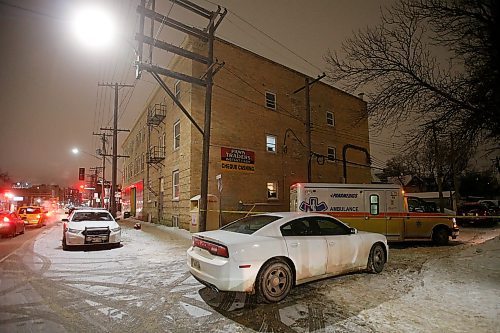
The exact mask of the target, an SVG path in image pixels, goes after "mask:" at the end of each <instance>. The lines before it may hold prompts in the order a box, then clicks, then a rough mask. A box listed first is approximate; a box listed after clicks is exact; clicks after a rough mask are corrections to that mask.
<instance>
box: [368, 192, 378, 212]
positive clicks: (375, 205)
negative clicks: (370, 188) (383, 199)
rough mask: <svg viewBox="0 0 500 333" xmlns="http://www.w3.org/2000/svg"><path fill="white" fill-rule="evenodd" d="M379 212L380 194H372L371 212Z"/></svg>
mask: <svg viewBox="0 0 500 333" xmlns="http://www.w3.org/2000/svg"><path fill="white" fill-rule="evenodd" d="M378 213H379V201H378V195H376V194H372V195H370V214H372V215H378Z"/></svg>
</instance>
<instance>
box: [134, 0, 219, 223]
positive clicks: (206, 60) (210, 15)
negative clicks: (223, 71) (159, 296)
mask: <svg viewBox="0 0 500 333" xmlns="http://www.w3.org/2000/svg"><path fill="white" fill-rule="evenodd" d="M170 1H171V2H173V3H175V4H176V5H179V6H181V7H183V8H184V9H187V10H189V11H191V12H192V13H194V14H196V15H198V16H201V17H203V18H205V19H207V20H208V26H207V27H206V28H205V29H204V30H201V29H198V28H195V27H190V26H188V25H186V24H184V23H181V22H179V21H176V20H174V19H172V18H170V17H168V15H167V16H165V15H162V14H160V13H157V12H155V1H154V0H153V1H152V9H148V8H146V1H145V0H141V1H140V4H139V6H138V7H137V12H138V13H139V15H140V19H139V32H138V33H137V34H136V40H137V41H138V42H139V44H138V52H137V61H136V66H137V72H136V78H139V77H140V76H141V72H142V71H143V70H146V71H148V72H149V73H151V75H152V76H153V77H154V78H155V80H156V81H157V82H158V84H159V85H160V87H162V88H163V90H165V92H166V93H167V94H168V95H169V96H170V98H172V100H173V101H174V103H175V104H176V105H177V106H178V107H179V108H180V110H181V111H182V112H183V113H184V115H185V116H186V117H187V118H188V119H189V120H190V121H191V123H192V124H193V126H195V127H196V129H197V130H198V131H199V132H200V133H201V134H202V135H203V155H202V163H201V164H202V165H201V184H200V205H199V212H200V215H199V230H200V231H205V229H206V218H207V207H208V167H209V154H210V125H211V115H212V85H213V76H214V75H215V73H216V72H217V71H218V70H219V69H220V68H221V67H222V66H223V63H222V64H220V65H219V66H218V67H216V65H218V64H217V63H216V62H214V52H213V47H214V46H213V44H214V40H215V30H216V29H217V27H218V26H219V24H220V23H221V21H222V19H223V18H224V16H225V15H226V13H227V9H224V11H222V8H221V7H220V6H218V7H217V11H209V10H207V9H205V8H203V7H201V6H198V5H197V4H195V3H193V2H191V1H189V0H170ZM145 18H149V19H150V20H151V27H153V26H154V24H155V21H156V22H159V23H161V24H162V25H166V26H168V27H170V28H173V29H175V30H178V31H180V32H182V33H185V34H187V35H191V36H194V37H196V38H198V39H200V40H201V41H203V42H205V43H207V49H208V52H207V56H204V55H201V54H197V53H194V52H191V51H188V50H185V49H183V48H180V47H177V46H175V45H172V44H169V43H167V42H165V41H161V40H158V38H157V36H153V29H151V31H150V33H151V36H146V35H144V28H145ZM144 43H145V44H149V45H150V46H151V48H150V51H149V59H148V60H147V61H143V54H142V53H143V48H144V45H143V44H144ZM153 47H155V48H158V49H161V50H163V51H167V52H171V53H174V54H176V55H178V56H181V57H184V58H187V59H190V60H193V61H197V62H199V63H202V64H205V65H206V68H207V69H206V72H205V74H204V75H203V76H202V77H201V78H199V77H194V76H189V75H186V74H183V73H179V72H176V71H173V70H170V69H167V68H163V67H160V66H156V65H153V63H154V62H153V59H152V58H153V52H152V51H151V50H152V48H153ZM160 75H164V76H168V77H171V78H174V79H177V80H182V81H185V82H189V83H193V84H196V85H199V86H202V87H205V89H206V90H205V119H204V126H203V129H202V128H201V126H200V125H199V124H198V123H196V121H195V120H194V118H193V117H192V116H191V114H190V113H189V112H188V111H187V110H186V108H185V107H184V106H183V105H182V103H181V102H180V101H179V100H178V99H177V97H176V96H175V94H174V93H173V92H172V91H171V90H170V88H169V87H168V86H167V85H166V83H165V82H164V81H163V79H162V78H161V77H160ZM148 148H149V147H148Z"/></svg>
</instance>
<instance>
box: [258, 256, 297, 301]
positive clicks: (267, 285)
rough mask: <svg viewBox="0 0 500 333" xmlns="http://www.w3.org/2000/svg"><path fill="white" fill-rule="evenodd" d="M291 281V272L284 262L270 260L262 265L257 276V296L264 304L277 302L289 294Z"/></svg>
mask: <svg viewBox="0 0 500 333" xmlns="http://www.w3.org/2000/svg"><path fill="white" fill-rule="evenodd" d="M292 279H293V274H292V270H291V268H290V266H289V265H288V264H287V263H286V262H284V261H282V260H277V259H276V260H271V261H269V262H267V263H266V264H264V266H263V267H262V268H261V269H260V272H259V274H258V275H257V280H256V289H257V293H258V296H259V297H260V299H261V300H263V301H264V302H266V303H275V302H279V301H281V300H283V299H284V298H285V297H286V296H287V295H288V293H289V292H290V289H291V288H292Z"/></svg>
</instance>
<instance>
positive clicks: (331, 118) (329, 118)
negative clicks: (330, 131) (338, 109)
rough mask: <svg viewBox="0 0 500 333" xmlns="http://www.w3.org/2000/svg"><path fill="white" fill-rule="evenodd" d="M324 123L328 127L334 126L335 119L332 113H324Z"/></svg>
mask: <svg viewBox="0 0 500 333" xmlns="http://www.w3.org/2000/svg"><path fill="white" fill-rule="evenodd" d="M326 123H327V125H328V126H335V117H334V116H333V112H326Z"/></svg>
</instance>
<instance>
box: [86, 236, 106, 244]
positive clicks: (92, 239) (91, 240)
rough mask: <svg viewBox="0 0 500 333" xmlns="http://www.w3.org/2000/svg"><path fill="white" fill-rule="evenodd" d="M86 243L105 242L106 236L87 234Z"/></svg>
mask: <svg viewBox="0 0 500 333" xmlns="http://www.w3.org/2000/svg"><path fill="white" fill-rule="evenodd" d="M86 241H87V243H105V242H107V241H108V237H107V236H87V238H86Z"/></svg>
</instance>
